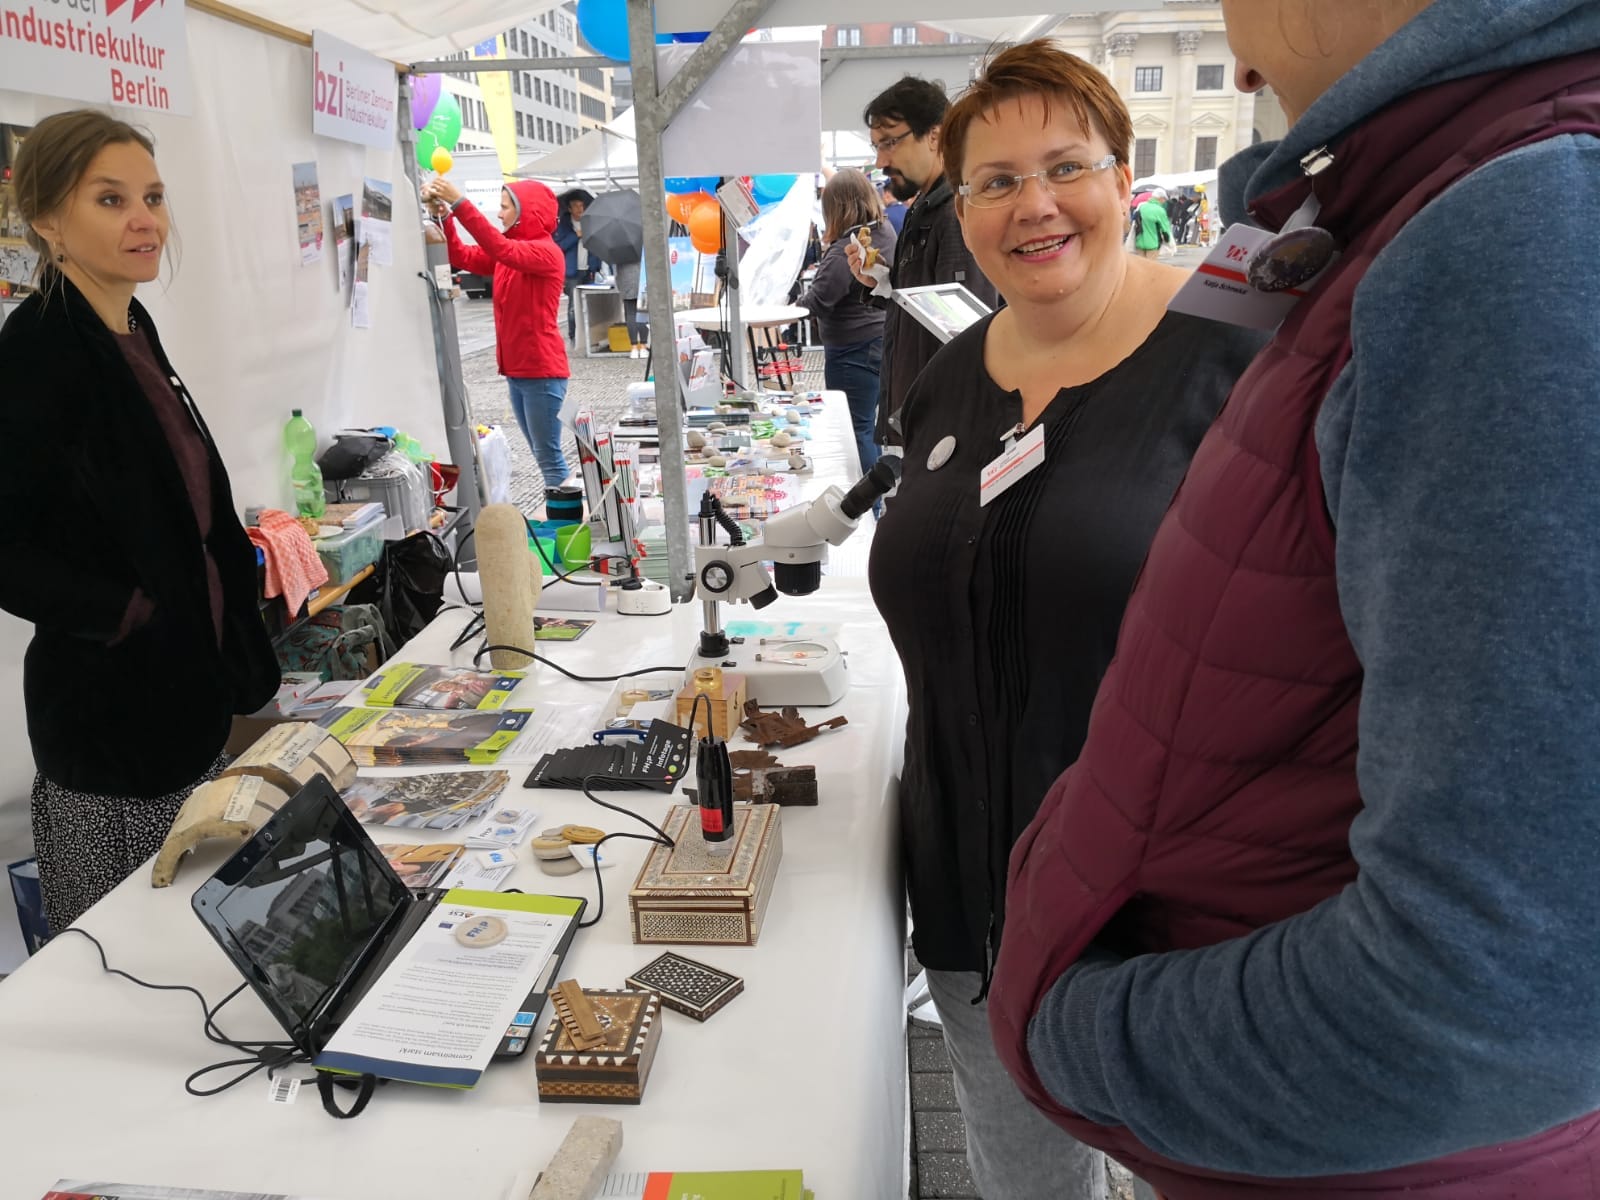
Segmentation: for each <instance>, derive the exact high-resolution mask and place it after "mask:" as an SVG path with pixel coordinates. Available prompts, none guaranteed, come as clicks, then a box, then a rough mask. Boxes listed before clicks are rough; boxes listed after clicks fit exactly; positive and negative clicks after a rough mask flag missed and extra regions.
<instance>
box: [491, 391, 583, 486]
mask: <svg viewBox="0 0 1600 1200" xmlns="http://www.w3.org/2000/svg"><path fill="white" fill-rule="evenodd" d="M506 383H507V385H508V386H509V387H510V388H511V411H512V412H514V413H516V414H517V424H518V425H520V426H521V427H522V436H523V437H525V438H527V439H528V448H529V449H531V450H532V451H533V457H534V459H535V460H536V461H537V462H538V464H539V474H541V475H543V476H544V485H545V487H547V488H552V487H556V486H558V485H559V484H562V483H565V482H566V479H567V475H568V474H570V471H569V469H568V467H567V456H566V455H565V454H563V453H562V452H561V402H562V401H563V400H565V399H566V398H567V381H566V380H565V379H511V378H509V377H508V378H507V379H506Z"/></svg>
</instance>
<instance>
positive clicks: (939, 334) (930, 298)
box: [894, 283, 994, 342]
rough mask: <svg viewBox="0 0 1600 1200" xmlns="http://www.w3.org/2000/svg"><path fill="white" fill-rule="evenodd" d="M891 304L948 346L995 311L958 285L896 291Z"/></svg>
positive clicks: (936, 284) (898, 289)
mask: <svg viewBox="0 0 1600 1200" xmlns="http://www.w3.org/2000/svg"><path fill="white" fill-rule="evenodd" d="M894 301H895V303H896V304H898V305H899V306H900V307H901V308H903V309H905V310H906V311H907V312H908V313H910V314H911V315H912V316H913V317H915V318H916V319H917V321H918V322H919V323H920V324H921V325H922V326H923V328H925V329H926V330H928V332H929V333H931V334H933V336H934V337H936V338H938V339H939V340H940V341H941V342H948V341H949V340H950V339H951V338H953V337H955V336H956V334H958V333H960V332H961V331H962V330H963V329H965V328H967V326H969V325H974V324H976V323H977V322H979V321H981V320H982V319H983V318H984V317H986V316H988V315H989V314H990V313H991V312H993V311H994V310H993V309H991V308H990V307H989V306H988V305H987V304H985V303H984V302H983V301H982V300H980V299H978V298H977V297H976V296H974V295H973V294H972V293H971V292H969V291H967V289H966V288H964V287H962V286H961V285H960V284H959V283H930V284H928V285H927V286H926V287H911V288H896V289H895V291H894Z"/></svg>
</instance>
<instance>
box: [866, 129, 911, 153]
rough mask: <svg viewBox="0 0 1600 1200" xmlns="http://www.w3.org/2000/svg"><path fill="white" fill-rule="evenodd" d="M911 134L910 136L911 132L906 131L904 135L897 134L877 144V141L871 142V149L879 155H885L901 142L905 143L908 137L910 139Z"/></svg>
mask: <svg viewBox="0 0 1600 1200" xmlns="http://www.w3.org/2000/svg"><path fill="white" fill-rule="evenodd" d="M911 134H912V130H909V129H908V130H906V131H905V132H904V133H897V134H895V135H894V136H893V137H886V138H884V139H883V140H882V141H881V142H878V141H875V142H873V143H872V148H873V149H874V150H876V151H877V152H878V153H879V154H887V153H889V151H891V150H893V149H894V148H895V147H896V146H898V145H899V144H900V143H901V142H903V141H905V140H906V139H907V138H908V137H910V136H911Z"/></svg>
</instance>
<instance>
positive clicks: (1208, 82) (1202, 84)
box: [1194, 65, 1227, 92]
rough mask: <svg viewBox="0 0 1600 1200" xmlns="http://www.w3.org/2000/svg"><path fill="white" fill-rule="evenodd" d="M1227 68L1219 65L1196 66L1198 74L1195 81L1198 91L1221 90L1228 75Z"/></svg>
mask: <svg viewBox="0 0 1600 1200" xmlns="http://www.w3.org/2000/svg"><path fill="white" fill-rule="evenodd" d="M1226 70H1227V69H1226V68H1225V67H1222V66H1220V65H1218V66H1205V67H1198V68H1196V71H1197V74H1196V77H1195V81H1194V86H1195V90H1196V91H1201V92H1220V91H1221V90H1222V86H1223V82H1224V80H1225V77H1226Z"/></svg>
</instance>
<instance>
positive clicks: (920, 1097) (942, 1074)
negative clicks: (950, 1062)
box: [911, 1071, 956, 1112]
mask: <svg viewBox="0 0 1600 1200" xmlns="http://www.w3.org/2000/svg"><path fill="white" fill-rule="evenodd" d="M911 1108H912V1110H913V1111H914V1112H954V1111H955V1110H956V1081H955V1076H953V1075H951V1074H950V1073H949V1072H948V1071H925V1072H924V1071H919V1072H916V1073H914V1074H913V1075H912V1076H911Z"/></svg>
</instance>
